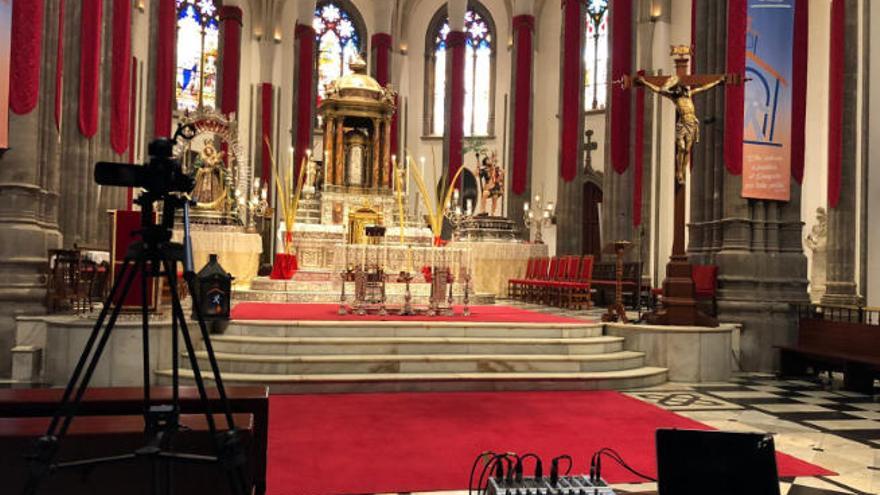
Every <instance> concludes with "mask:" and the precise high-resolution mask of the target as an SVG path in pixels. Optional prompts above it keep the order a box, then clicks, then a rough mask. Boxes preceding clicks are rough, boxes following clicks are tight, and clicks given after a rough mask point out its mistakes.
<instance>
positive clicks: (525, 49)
mask: <svg viewBox="0 0 880 495" xmlns="http://www.w3.org/2000/svg"><path fill="white" fill-rule="evenodd" d="M513 9H514V10H513V23H512V26H513V47H512V49H511V54H510V59H511V69H510V115H511V116H512V118H511V119H510V136H511V139H510V145H509V149H508V156H509V157H510V160H509V161H510V163H509V164H508V165H507V174H508V180H507V184H508V189H507V194H508V200H507V211H508V216H509V217H511V219H512V220H514V221H517V222H518V221H519V216H520V215H521V212H522V211H523V204H525V203H526V202H527V201H529V197H530V196H531V194H532V124H533V122H532V106H533V105H532V100H533V94H532V93H533V91H532V78H533V72H534V56H535V50H534V37H535V16H534V12H533V9H534V2H531V1H529V0H517V1H515V2H514V3H513ZM528 235H529V233H528V231H526V229H522V236H523V238H526V237H527V236H528Z"/></svg>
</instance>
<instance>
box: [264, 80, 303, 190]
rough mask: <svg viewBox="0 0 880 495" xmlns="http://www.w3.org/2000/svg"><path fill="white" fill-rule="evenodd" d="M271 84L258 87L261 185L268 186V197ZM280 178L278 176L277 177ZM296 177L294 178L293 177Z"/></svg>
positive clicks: (270, 179)
mask: <svg viewBox="0 0 880 495" xmlns="http://www.w3.org/2000/svg"><path fill="white" fill-rule="evenodd" d="M272 89H273V88H272V83H263V84H262V85H261V86H260V101H261V109H260V116H261V117H262V119H261V121H260V122H261V127H262V132H261V134H260V149H261V150H262V155H261V160H260V161H261V162H262V164H263V169H262V177H263V183H264V184H267V185H268V189H269V196H270V197H271V196H272V194H271V192H272V186H273V184H272V150H271V148H270V147H269V145H270V144H271V143H272V100H273V98H272V96H273V93H274V91H272ZM279 177H280V176H279ZM294 177H296V176H294Z"/></svg>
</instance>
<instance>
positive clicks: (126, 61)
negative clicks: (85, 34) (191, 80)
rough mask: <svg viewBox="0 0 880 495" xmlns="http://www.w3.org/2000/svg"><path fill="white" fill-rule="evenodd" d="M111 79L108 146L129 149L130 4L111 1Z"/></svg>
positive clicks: (115, 148)
mask: <svg viewBox="0 0 880 495" xmlns="http://www.w3.org/2000/svg"><path fill="white" fill-rule="evenodd" d="M112 57H113V63H112V68H113V79H112V81H111V82H110V146H111V147H112V148H113V151H115V152H116V153H118V154H120V155H121V154H122V153H125V150H126V149H128V141H129V135H128V134H129V133H128V126H129V125H130V119H129V111H130V107H131V2H130V1H129V0H113V52H112Z"/></svg>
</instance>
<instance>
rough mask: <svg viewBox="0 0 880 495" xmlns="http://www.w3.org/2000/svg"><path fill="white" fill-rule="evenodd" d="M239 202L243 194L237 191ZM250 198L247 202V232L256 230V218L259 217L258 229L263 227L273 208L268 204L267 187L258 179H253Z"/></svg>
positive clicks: (242, 199) (241, 200)
mask: <svg viewBox="0 0 880 495" xmlns="http://www.w3.org/2000/svg"><path fill="white" fill-rule="evenodd" d="M237 195H238V196H239V202H240V203H241V202H243V201H244V195H243V194H240V193H238V194H237ZM250 196H251V199H250V201H248V203H247V212H248V219H247V230H248V232H256V231H257V219H258V218H259V219H260V230H263V228H264V226H265V225H264V222H265V221H266V219H267V218H272V215H273V213H274V210H273V209H272V206H271V205H269V188H268V186H267V185H266V184H262V185H261V184H260V179H259V178H256V179H254V183H253V185H252V189H251V195H250Z"/></svg>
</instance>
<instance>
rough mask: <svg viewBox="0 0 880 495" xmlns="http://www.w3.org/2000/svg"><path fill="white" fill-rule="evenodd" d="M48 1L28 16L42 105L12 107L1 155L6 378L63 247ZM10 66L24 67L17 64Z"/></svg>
mask: <svg viewBox="0 0 880 495" xmlns="http://www.w3.org/2000/svg"><path fill="white" fill-rule="evenodd" d="M43 3H44V8H43V11H42V12H41V13H40V12H34V15H36V16H37V17H36V18H34V19H27V22H28V23H29V24H30V23H32V25H33V26H34V29H35V30H36V32H35V33H33V34H35V36H37V38H38V39H37V40H36V43H37V45H38V46H39V48H40V55H39V56H40V59H39V60H38V61H37V64H38V66H39V73H38V74H36V76H37V79H36V81H38V83H39V87H38V88H35V90H36V91H37V96H36V106H35V107H33V108H32V109H30V110H28V111H26V112H25V113H22V114H16V113H15V112H13V111H10V113H9V149H8V150H6V151H5V152H4V153H3V154H2V156H0V260H2V262H0V376H4V377H8V376H9V374H10V370H11V369H12V366H11V364H12V363H11V355H10V353H9V350H10V349H11V348H12V347H13V345H14V342H15V318H16V316H18V315H22V314H40V313H43V312H45V307H44V301H45V297H46V277H45V268H46V261H47V250H48V249H53V248H57V247H59V246H60V245H61V234H60V233H59V231H58V217H57V215H58V185H59V175H58V132H57V130H56V128H55V120H54V102H55V65H56V50H57V43H58V8H59V1H58V0H46V1H45V2H43ZM21 20H24V18H14V21H13V22H16V21H19V22H20V21H21ZM13 31H15V27H13ZM15 43H16V42H15V41H13V46H15ZM23 62H30V61H29V60H27V61H23ZM10 70H11V71H13V72H14V71H16V70H21V69H17V68H16V66H15V65H13V66H11V67H10ZM13 84H14V83H13Z"/></svg>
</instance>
